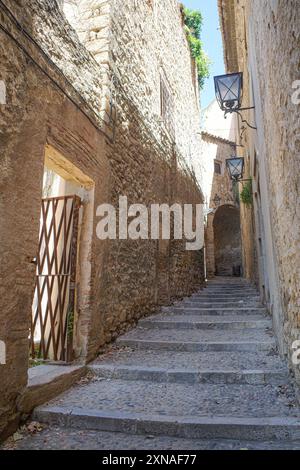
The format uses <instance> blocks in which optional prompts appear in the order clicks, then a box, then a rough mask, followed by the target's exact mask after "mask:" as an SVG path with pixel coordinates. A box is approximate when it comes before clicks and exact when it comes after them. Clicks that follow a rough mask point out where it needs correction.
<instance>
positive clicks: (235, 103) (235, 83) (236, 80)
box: [215, 73, 243, 111]
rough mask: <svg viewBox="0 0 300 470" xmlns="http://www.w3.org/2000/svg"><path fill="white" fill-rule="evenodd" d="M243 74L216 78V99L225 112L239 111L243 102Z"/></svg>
mask: <svg viewBox="0 0 300 470" xmlns="http://www.w3.org/2000/svg"><path fill="white" fill-rule="evenodd" d="M242 89H243V74H242V73H233V74H229V75H220V76H218V77H215V91H216V98H217V101H218V103H219V106H220V108H221V109H222V110H223V111H226V110H234V109H239V108H240V107H241V102H242Z"/></svg>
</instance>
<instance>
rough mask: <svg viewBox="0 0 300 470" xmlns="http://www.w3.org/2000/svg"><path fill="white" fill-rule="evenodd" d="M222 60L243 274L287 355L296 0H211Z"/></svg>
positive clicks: (295, 163)
mask: <svg viewBox="0 0 300 470" xmlns="http://www.w3.org/2000/svg"><path fill="white" fill-rule="evenodd" d="M219 11H220V19H221V28H222V34H223V41H224V54H225V64H226V68H227V71H228V72H237V71H241V72H243V73H244V98H243V107H248V106H249V107H250V106H254V107H255V109H254V110H250V111H246V112H243V116H244V117H245V119H247V120H248V122H249V123H250V124H252V125H254V126H255V127H257V131H254V130H252V129H250V128H247V127H245V128H242V126H241V124H240V128H239V135H238V143H239V144H242V145H244V150H243V156H244V158H245V163H246V173H245V177H246V178H247V177H250V176H251V177H252V180H253V206H252V208H251V209H247V210H245V211H242V233H243V239H244V241H245V243H244V246H245V248H246V250H245V252H244V263H245V267H246V275H247V277H248V278H251V279H253V280H254V281H255V282H256V283H257V284H258V285H259V287H260V291H261V296H262V298H263V300H264V301H265V302H266V304H267V306H268V308H269V311H270V313H271V315H272V317H273V322H274V327H275V331H276V333H277V338H278V343H279V347H280V351H281V353H282V354H283V355H286V356H287V357H288V359H289V362H290V366H291V369H293V371H294V373H295V375H296V377H297V379H298V380H299V381H300V371H299V366H297V365H296V364H295V361H293V360H292V356H293V352H294V351H293V343H294V341H296V340H299V339H300V317H299V312H300V309H299V298H300V296H299V293H300V288H299V278H300V276H299V274H300V272H299V266H300V249H299V248H300V237H299V233H300V230H299V228H300V214H299V187H300V186H299V174H300V171H299V170H300V160H299V100H297V99H296V98H297V96H298V95H297V90H295V85H296V84H297V83H296V82H297V81H298V80H299V61H300V35H299V24H300V12H299V2H298V1H296V0H289V1H283V0H272V1H267V0H240V1H237V0H219Z"/></svg>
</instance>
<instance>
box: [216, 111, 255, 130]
mask: <svg viewBox="0 0 300 470" xmlns="http://www.w3.org/2000/svg"><path fill="white" fill-rule="evenodd" d="M249 109H255V106H251V107H250V108H238V109H226V111H225V114H224V118H225V119H226V118H227V114H232V113H236V114H238V115H239V116H240V118H241V120H242V122H243V123H245V124H247V126H248V127H250V129H254V130H255V131H256V130H257V127H254V126H251V124H249V122H248V121H247V120H246V119H244V118H243V116H242V115H241V113H240V111H248V110H249Z"/></svg>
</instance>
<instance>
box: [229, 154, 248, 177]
mask: <svg viewBox="0 0 300 470" xmlns="http://www.w3.org/2000/svg"><path fill="white" fill-rule="evenodd" d="M227 168H228V171H229V175H230V177H231V178H232V179H234V180H239V179H241V178H242V177H243V173H244V159H243V158H230V159H229V160H227Z"/></svg>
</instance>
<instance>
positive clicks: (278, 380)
mask: <svg viewBox="0 0 300 470" xmlns="http://www.w3.org/2000/svg"><path fill="white" fill-rule="evenodd" d="M241 298H242V300H241ZM216 299H217V300H216ZM257 302H258V301H257V293H256V292H255V290H254V289H253V288H252V287H251V286H250V285H248V284H247V283H246V282H245V281H244V280H240V279H237V280H230V281H229V280H227V279H222V278H221V279H216V280H214V281H211V282H210V283H209V284H208V287H207V288H206V289H205V290H203V291H202V292H199V293H197V294H196V295H194V296H192V297H191V298H189V299H184V300H183V301H182V302H181V303H178V302H177V303H176V305H174V306H171V307H168V308H164V309H162V312H160V313H158V314H157V315H155V316H152V317H149V318H147V319H143V320H141V321H140V323H139V325H138V327H137V328H136V329H135V330H133V331H131V332H129V333H127V334H126V335H124V336H123V337H121V338H119V339H118V341H117V343H116V344H115V345H114V346H113V347H112V348H111V350H110V351H108V352H107V353H106V354H104V355H102V356H101V357H99V358H98V359H97V360H96V361H95V362H94V363H93V364H91V365H90V371H91V373H92V375H91V377H90V379H89V380H84V381H81V383H80V384H77V385H76V386H74V387H72V388H71V389H70V390H69V391H67V392H65V393H64V394H62V395H60V396H59V397H57V398H56V399H55V400H52V401H51V402H50V403H48V404H46V405H45V406H41V407H39V408H37V409H36V410H35V412H34V414H33V418H32V419H34V420H36V421H37V422H42V423H44V424H43V426H46V428H44V429H43V430H42V431H41V432H37V433H35V434H34V435H28V433H27V432H25V434H22V433H19V434H17V440H15V441H14V440H12V439H11V440H10V441H8V442H7V443H6V448H11V447H12V448H17V449H99V450H116V449H123V450H126V449H129V450H137V449H147V450H151V449H153V450H155V449H160V450H176V449H178V450H182V449H187V450H201V449H249V450H251V449H298V450H299V449H300V413H299V406H298V403H297V400H296V397H295V391H294V388H293V384H292V382H291V379H290V378H289V375H288V370H287V367H286V365H285V363H284V362H283V361H282V360H281V359H280V357H279V355H278V353H277V349H276V340H275V338H274V336H273V333H272V324H271V321H270V318H269V317H268V316H267V312H266V311H265V309H264V308H263V307H262V305H259V303H257ZM216 303H217V307H215V305H216ZM211 305H214V307H213V308H211ZM228 305H230V306H228ZM191 306H192V307H191Z"/></svg>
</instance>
